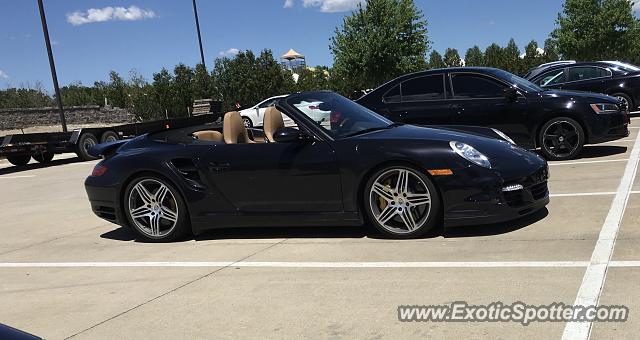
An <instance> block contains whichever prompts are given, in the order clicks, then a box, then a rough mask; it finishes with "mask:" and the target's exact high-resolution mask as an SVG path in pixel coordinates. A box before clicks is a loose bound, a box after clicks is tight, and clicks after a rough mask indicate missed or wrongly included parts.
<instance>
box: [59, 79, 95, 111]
mask: <svg viewBox="0 0 640 340" xmlns="http://www.w3.org/2000/svg"><path fill="white" fill-rule="evenodd" d="M94 90H95V88H94V87H88V86H84V85H82V83H81V82H74V83H71V84H69V85H67V86H63V87H61V88H60V95H61V96H62V103H63V105H64V106H82V105H100V104H101V103H100V102H96V101H95V96H94V95H93V92H94Z"/></svg>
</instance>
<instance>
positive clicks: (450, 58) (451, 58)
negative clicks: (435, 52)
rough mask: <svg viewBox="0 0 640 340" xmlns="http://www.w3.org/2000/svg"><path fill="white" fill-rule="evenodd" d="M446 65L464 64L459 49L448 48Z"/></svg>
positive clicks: (445, 54)
mask: <svg viewBox="0 0 640 340" xmlns="http://www.w3.org/2000/svg"><path fill="white" fill-rule="evenodd" d="M444 65H445V66H446V67H460V66H462V60H461V59H460V55H459V54H458V50H456V49H455V48H447V49H446V51H444Z"/></svg>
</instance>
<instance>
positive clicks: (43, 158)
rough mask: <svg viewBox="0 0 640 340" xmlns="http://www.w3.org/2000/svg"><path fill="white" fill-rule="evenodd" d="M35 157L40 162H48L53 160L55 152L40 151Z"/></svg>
mask: <svg viewBox="0 0 640 340" xmlns="http://www.w3.org/2000/svg"><path fill="white" fill-rule="evenodd" d="M33 159H35V160H36V161H37V162H38V163H42V164H46V163H49V162H51V160H53V153H51V152H38V153H36V154H34V155H33Z"/></svg>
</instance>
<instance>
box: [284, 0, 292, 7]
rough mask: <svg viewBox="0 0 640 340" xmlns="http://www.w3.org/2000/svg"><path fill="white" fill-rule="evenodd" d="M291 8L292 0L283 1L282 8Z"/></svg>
mask: <svg viewBox="0 0 640 340" xmlns="http://www.w3.org/2000/svg"><path fill="white" fill-rule="evenodd" d="M291 7H293V0H284V8H291Z"/></svg>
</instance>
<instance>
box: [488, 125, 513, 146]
mask: <svg viewBox="0 0 640 340" xmlns="http://www.w3.org/2000/svg"><path fill="white" fill-rule="evenodd" d="M491 130H493V132H495V133H496V135H498V136H500V138H502V139H504V140H506V141H507V142H509V143H511V144H516V142H514V141H513V139H511V138H509V136H507V135H506V134H505V133H504V132H502V131H500V130H498V129H494V128H491Z"/></svg>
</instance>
